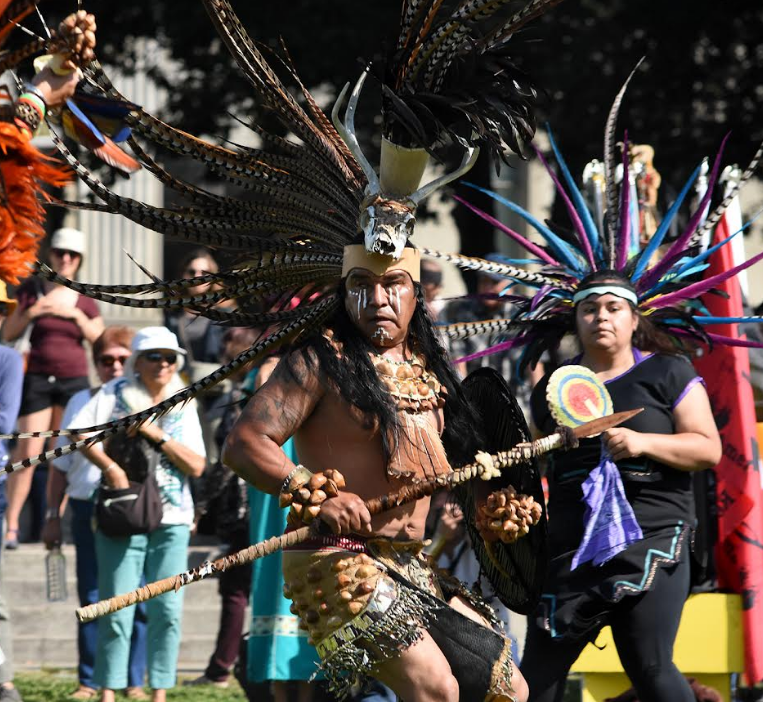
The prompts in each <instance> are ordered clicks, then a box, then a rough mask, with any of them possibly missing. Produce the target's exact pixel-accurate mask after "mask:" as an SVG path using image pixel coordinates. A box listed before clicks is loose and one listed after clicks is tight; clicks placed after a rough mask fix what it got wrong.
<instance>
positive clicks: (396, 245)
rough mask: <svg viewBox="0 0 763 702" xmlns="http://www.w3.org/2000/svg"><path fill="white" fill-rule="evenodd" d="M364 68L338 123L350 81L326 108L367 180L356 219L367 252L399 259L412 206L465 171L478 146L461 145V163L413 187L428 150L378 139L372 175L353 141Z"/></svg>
mask: <svg viewBox="0 0 763 702" xmlns="http://www.w3.org/2000/svg"><path fill="white" fill-rule="evenodd" d="M367 74H368V70H367V69H366V70H365V71H363V73H362V74H361V76H360V78H359V79H358V82H357V83H356V84H355V89H354V90H353V91H352V94H351V95H350V100H349V102H348V104H347V110H346V111H345V115H344V124H343V123H342V122H341V121H340V119H339V108H340V107H341V105H342V103H343V102H344V98H345V95H346V94H347V91H348V89H349V87H350V84H349V83H348V84H347V85H345V86H344V88H343V89H342V92H341V93H340V95H339V98H338V99H337V101H336V104H335V105H334V109H333V111H332V112H331V118H332V120H333V122H334V126H335V127H336V128H337V131H338V132H339V134H340V135H341V136H342V139H344V141H345V143H346V144H347V146H348V148H349V149H350V151H351V152H352V154H353V156H355V158H356V159H357V161H358V163H359V164H360V167H361V168H362V169H363V173H365V175H366V179H367V180H368V185H367V186H366V193H365V194H366V196H365V198H364V199H363V202H362V203H361V206H360V207H361V209H360V216H359V225H360V229H361V230H362V231H363V234H364V236H365V247H366V250H367V251H368V252H369V253H376V254H381V255H384V256H391V257H392V258H393V259H396V260H397V259H399V258H400V257H401V256H402V254H403V249H404V248H405V244H406V242H407V241H408V239H409V238H410V237H411V235H412V234H413V227H414V225H415V223H416V207H417V206H418V204H419V203H420V202H422V201H423V200H424V199H425V198H427V197H429V196H430V195H431V194H432V193H433V192H434V191H435V190H437V189H438V188H441V187H443V186H444V185H447V184H448V183H450V182H451V181H454V180H455V179H456V178H458V177H460V176H461V175H463V174H464V173H466V172H467V171H468V170H469V169H470V168H471V167H472V166H473V165H474V162H475V161H476V160H477V156H478V155H479V148H477V147H469V148H467V150H466V152H465V154H464V158H463V159H462V161H461V165H460V166H459V167H458V168H457V169H456V170H455V171H453V172H452V173H446V174H445V175H443V176H440V177H439V178H437V179H435V180H433V181H432V182H431V183H427V184H426V185H424V186H422V187H419V182H420V181H421V177H422V175H423V174H424V169H425V168H426V165H427V161H428V159H429V155H428V154H427V151H426V149H424V148H413V149H411V148H406V147H401V146H398V145H397V144H393V143H392V142H390V141H388V140H387V139H383V140H382V158H381V168H380V171H381V177H379V176H377V174H376V171H374V169H373V168H372V166H371V164H370V163H369V162H368V159H367V158H366V157H365V156H364V155H363V152H362V150H361V148H360V145H359V144H358V139H357V136H356V135H355V109H356V108H357V105H358V98H359V97H360V91H361V89H362V88H363V83H364V81H365V79H366V75H367Z"/></svg>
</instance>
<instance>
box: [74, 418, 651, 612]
mask: <svg viewBox="0 0 763 702" xmlns="http://www.w3.org/2000/svg"><path fill="white" fill-rule="evenodd" d="M639 412H641V410H640V409H636V410H629V411H628V412H618V413H616V414H610V415H608V416H606V417H602V418H601V419H595V420H593V421H592V422H587V423H586V424H582V425H580V426H579V427H576V428H575V429H568V428H566V427H564V428H562V430H560V431H558V432H556V433H554V434H551V435H549V436H544V437H542V438H540V439H536V440H535V441H531V442H528V443H523V444H518V445H517V446H515V447H514V448H512V449H509V450H508V451H499V452H498V453H495V454H492V455H491V454H488V453H484V452H479V453H478V454H477V455H476V456H475V461H474V463H469V464H468V465H465V466H462V467H461V468H458V469H457V470H454V471H453V472H452V473H448V474H447V475H440V476H437V477H436V478H432V479H430V480H424V481H421V482H420V483H415V484H413V485H406V486H405V487H402V488H400V489H399V490H396V491H394V492H391V493H388V494H386V495H382V496H381V497H375V498H372V499H370V500H366V503H365V504H366V507H367V508H368V511H369V512H370V513H371V514H372V515H374V514H380V513H382V512H386V511H387V510H390V509H394V508H395V507H398V506H400V505H404V504H407V503H409V502H415V501H416V500H420V499H421V498H423V497H429V496H430V495H432V494H433V493H434V492H435V491H437V490H440V489H443V488H453V487H455V486H456V485H460V484H461V483H463V482H466V481H467V480H473V479H474V478H478V477H479V478H482V479H484V480H490V479H491V478H492V477H495V476H497V475H498V474H499V473H500V470H499V469H501V468H508V467H510V466H513V465H516V464H517V463H522V462H524V461H528V460H530V459H531V458H533V457H535V456H540V455H541V454H544V453H548V452H549V451H553V450H555V449H570V448H574V447H575V446H577V440H578V439H582V438H585V437H588V436H595V435H597V434H600V433H601V432H603V431H606V430H607V429H611V428H612V427H616V426H617V425H618V424H622V423H623V422H625V421H627V420H628V419H630V418H631V417H633V416H635V415H636V414H638V413H639ZM318 524H319V520H316V521H315V522H313V523H312V524H311V525H310V526H303V527H300V528H299V529H295V530H294V531H290V532H289V533H287V534H282V535H281V536H272V537H271V538H269V539H266V540H265V541H260V542H259V543H256V544H253V545H252V546H249V547H248V548H245V549H242V550H241V551H238V552H236V553H233V554H231V555H229V556H224V557H222V558H218V559H217V560H216V561H213V562H211V563H210V562H209V561H206V562H205V563H202V564H201V565H200V566H199V567H198V568H194V569H192V570H188V571H186V572H185V573H179V574H178V575H172V576H170V577H168V578H163V579H162V580H157V581H156V582H153V583H148V584H147V585H144V586H143V587H140V588H138V589H137V590H133V591H132V592H128V593H125V594H124V595H115V596H114V597H111V598H109V599H107V600H101V601H100V602H95V603H94V604H91V605H87V606H86V607H80V608H79V609H78V610H77V619H79V621H81V622H90V621H92V620H93V619H97V618H98V617H102V616H104V615H105V614H111V613H112V612H117V611H118V610H120V609H124V608H125V607H130V606H131V605H134V604H138V603H139V602H145V601H146V600H150V599H153V598H154V597H158V596H159V595H163V594H164V593H166V592H170V591H171V590H174V591H175V592H177V591H178V590H179V589H180V588H181V587H183V586H184V585H188V584H189V583H194V582H197V581H199V580H204V579H205V578H208V577H209V576H211V575H214V574H215V573H221V572H223V571H225V570H227V569H228V568H234V567H236V566H242V565H246V564H247V563H252V562H253V561H256V560H258V559H260V558H264V557H265V556H269V555H270V554H272V553H276V552H277V551H280V550H282V549H284V548H290V547H291V546H296V545H297V544H300V543H302V542H304V541H307V540H308V539H310V538H312V537H314V536H317V535H318V534H319V531H318V529H319V527H318Z"/></svg>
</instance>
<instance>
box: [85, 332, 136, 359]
mask: <svg viewBox="0 0 763 702" xmlns="http://www.w3.org/2000/svg"><path fill="white" fill-rule="evenodd" d="M134 336H135V330H134V329H130V327H118V326H114V327H106V328H105V329H104V330H103V333H102V334H101V335H100V336H99V337H98V338H97V339H96V340H95V341H94V342H93V349H92V350H93V361H95V362H96V363H98V359H99V358H100V357H101V354H102V353H103V350H104V349H106V348H108V347H109V346H121V347H122V348H125V349H129V348H130V345H131V344H132V339H133V337H134Z"/></svg>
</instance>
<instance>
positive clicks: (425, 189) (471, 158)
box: [408, 146, 480, 205]
mask: <svg viewBox="0 0 763 702" xmlns="http://www.w3.org/2000/svg"><path fill="white" fill-rule="evenodd" d="M479 155H480V148H479V146H470V147H469V148H468V149H467V150H466V153H465V154H464V157H463V158H462V159H461V165H460V166H459V167H458V168H456V170H455V171H453V172H452V173H446V174H445V175H443V176H440V177H439V178H437V180H433V181H432V182H431V183H427V184H426V185H424V186H422V187H421V188H419V189H418V190H417V191H416V192H415V193H413V194H411V195H409V196H408V200H410V201H411V202H412V203H413V204H414V205H418V204H419V203H420V202H421V201H422V200H425V199H426V198H428V197H429V196H430V195H431V194H432V193H433V192H434V191H435V190H437V189H439V188H442V187H443V186H444V185H447V184H448V183H450V182H452V181H454V180H455V179H456V178H460V177H461V176H462V175H464V173H467V172H468V171H470V170H471V168H472V166H473V165H474V164H475V162H476V161H477V156H479Z"/></svg>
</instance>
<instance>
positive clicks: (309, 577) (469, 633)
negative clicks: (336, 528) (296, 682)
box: [283, 536, 514, 702]
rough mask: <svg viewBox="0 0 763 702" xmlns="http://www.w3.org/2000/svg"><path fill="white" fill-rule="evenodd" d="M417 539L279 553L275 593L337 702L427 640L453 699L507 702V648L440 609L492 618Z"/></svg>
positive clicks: (342, 541) (332, 543)
mask: <svg viewBox="0 0 763 702" xmlns="http://www.w3.org/2000/svg"><path fill="white" fill-rule="evenodd" d="M423 546H424V544H423V543H422V542H420V541H405V542H403V541H392V540H389V539H378V538H377V539H369V540H365V539H362V538H360V537H336V536H327V537H318V539H316V540H315V541H314V542H312V543H310V544H302V545H300V546H298V547H296V548H294V549H289V550H286V551H285V552H284V558H283V571H284V581H285V586H284V594H285V595H286V597H289V598H291V599H292V611H293V612H294V613H295V614H297V615H299V617H300V626H301V628H303V629H306V630H307V631H308V633H309V636H310V640H311V641H312V642H313V643H314V645H315V647H316V649H317V650H318V654H319V656H320V658H321V661H322V662H321V667H320V669H321V670H322V671H323V672H324V673H325V675H326V678H327V679H328V680H329V682H330V685H331V689H332V691H333V692H334V694H336V695H337V696H338V697H339V698H340V699H342V698H343V697H344V696H345V695H347V694H348V693H349V691H350V688H351V687H352V686H353V685H355V684H356V683H358V682H361V681H362V680H363V679H364V678H366V677H368V676H373V671H374V669H375V668H376V667H377V666H379V665H380V664H383V663H384V662H385V661H387V660H390V659H391V658H394V657H396V656H398V655H399V654H400V652H401V651H404V650H405V649H407V648H408V647H410V646H411V645H413V644H414V643H415V642H416V641H418V640H419V639H420V638H421V636H422V634H423V631H425V630H426V631H427V632H429V634H430V635H431V636H432V638H433V639H434V641H435V642H436V643H437V645H438V646H439V647H440V649H441V650H442V652H443V654H444V655H445V657H446V658H447V659H448V662H449V663H450V666H451V671H452V673H453V675H454V677H455V678H456V679H457V680H458V683H459V688H460V690H461V694H460V698H461V700H464V701H466V700H469V702H475V700H485V701H486V702H509V701H511V700H513V699H514V697H513V690H512V688H511V675H512V660H511V646H510V641H509V640H508V639H507V638H505V637H504V636H502V635H501V634H498V633H497V632H495V631H493V630H492V629H490V628H487V627H486V626H483V625H481V624H478V623H477V622H475V621H473V620H471V619H469V618H468V617H465V616H464V615H462V614H461V613H460V612H457V611H456V610H454V609H453V608H451V607H450V606H449V605H448V604H447V600H449V599H450V598H451V597H453V596H454V595H460V596H461V597H463V598H464V599H466V600H467V601H468V602H469V603H470V604H471V605H472V606H473V607H474V608H475V609H476V610H477V611H478V612H479V613H480V614H481V615H483V616H484V617H485V618H486V619H487V620H488V621H491V622H494V621H495V619H494V616H493V613H492V610H491V609H490V608H489V607H488V606H487V605H486V604H485V603H484V602H482V601H481V600H480V599H479V598H478V597H476V596H474V595H473V594H472V593H471V592H469V591H468V590H467V589H466V588H465V587H464V586H463V585H462V584H461V583H459V582H458V581H457V580H455V579H453V578H451V577H449V576H447V575H445V574H442V573H438V572H436V571H435V570H434V569H433V568H432V567H431V566H430V565H429V563H428V562H427V560H426V557H425V556H424V555H423V554H422V549H423Z"/></svg>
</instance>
